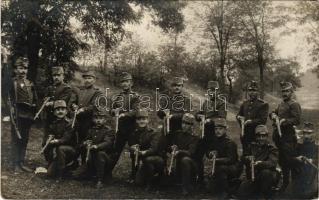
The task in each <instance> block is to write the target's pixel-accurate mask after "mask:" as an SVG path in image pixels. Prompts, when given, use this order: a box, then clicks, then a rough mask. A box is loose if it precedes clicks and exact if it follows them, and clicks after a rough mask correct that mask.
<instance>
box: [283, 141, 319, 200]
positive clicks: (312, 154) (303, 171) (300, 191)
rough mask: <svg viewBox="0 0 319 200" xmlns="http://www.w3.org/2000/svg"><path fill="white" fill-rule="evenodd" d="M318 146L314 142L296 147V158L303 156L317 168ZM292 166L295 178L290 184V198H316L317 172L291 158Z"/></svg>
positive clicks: (311, 167)
mask: <svg viewBox="0 0 319 200" xmlns="http://www.w3.org/2000/svg"><path fill="white" fill-rule="evenodd" d="M318 153H319V152H318V145H316V144H315V142H310V141H309V142H304V143H303V144H298V145H297V156H305V157H307V158H308V159H312V160H313V161H312V163H313V164H314V165H315V166H317V168H318ZM292 165H293V167H294V170H295V171H296V177H295V178H294V179H293V181H292V183H291V187H290V189H291V190H288V191H289V194H290V195H291V197H297V198H304V199H315V198H316V197H318V170H317V169H316V168H314V167H313V166H311V165H309V164H305V163H302V162H300V161H299V160H297V159H296V158H293V161H292Z"/></svg>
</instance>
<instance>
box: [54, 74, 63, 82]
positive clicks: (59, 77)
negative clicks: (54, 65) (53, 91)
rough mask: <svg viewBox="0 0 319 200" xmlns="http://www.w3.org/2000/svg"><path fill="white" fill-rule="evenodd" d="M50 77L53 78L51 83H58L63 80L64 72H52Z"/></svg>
mask: <svg viewBox="0 0 319 200" xmlns="http://www.w3.org/2000/svg"><path fill="white" fill-rule="evenodd" d="M52 79H53V84H54V85H57V84H60V83H62V82H63V80H64V74H63V73H59V74H52Z"/></svg>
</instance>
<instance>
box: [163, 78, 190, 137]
mask: <svg viewBox="0 0 319 200" xmlns="http://www.w3.org/2000/svg"><path fill="white" fill-rule="evenodd" d="M174 84H183V79H181V78H179V77H175V78H174V80H173V83H172V85H174ZM162 95H163V96H166V97H168V99H166V98H165V99H163V98H160V99H159V105H160V108H159V110H158V111H157V116H158V117H159V118H160V119H164V117H165V112H164V110H165V109H169V110H170V115H172V116H171V118H170V128H169V129H170V131H171V132H174V131H176V130H180V129H181V125H182V117H183V115H184V114H185V113H190V109H191V106H192V103H191V100H190V98H188V97H187V96H185V95H184V94H182V93H180V94H173V93H171V92H167V93H166V94H162ZM160 96H161V95H160Z"/></svg>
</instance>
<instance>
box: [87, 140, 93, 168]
mask: <svg viewBox="0 0 319 200" xmlns="http://www.w3.org/2000/svg"><path fill="white" fill-rule="evenodd" d="M91 146H92V141H90V140H89V141H88V143H87V144H86V157H85V163H88V161H89V157H90V153H91Z"/></svg>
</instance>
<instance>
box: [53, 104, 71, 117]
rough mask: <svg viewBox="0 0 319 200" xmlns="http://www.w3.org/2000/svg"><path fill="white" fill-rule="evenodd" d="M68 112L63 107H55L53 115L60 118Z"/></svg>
mask: <svg viewBox="0 0 319 200" xmlns="http://www.w3.org/2000/svg"><path fill="white" fill-rule="evenodd" d="M67 113H68V111H67V109H66V108H64V107H60V108H55V109H54V115H55V116H56V117H57V118H59V119H62V118H64V117H65V116H66V114H67Z"/></svg>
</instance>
